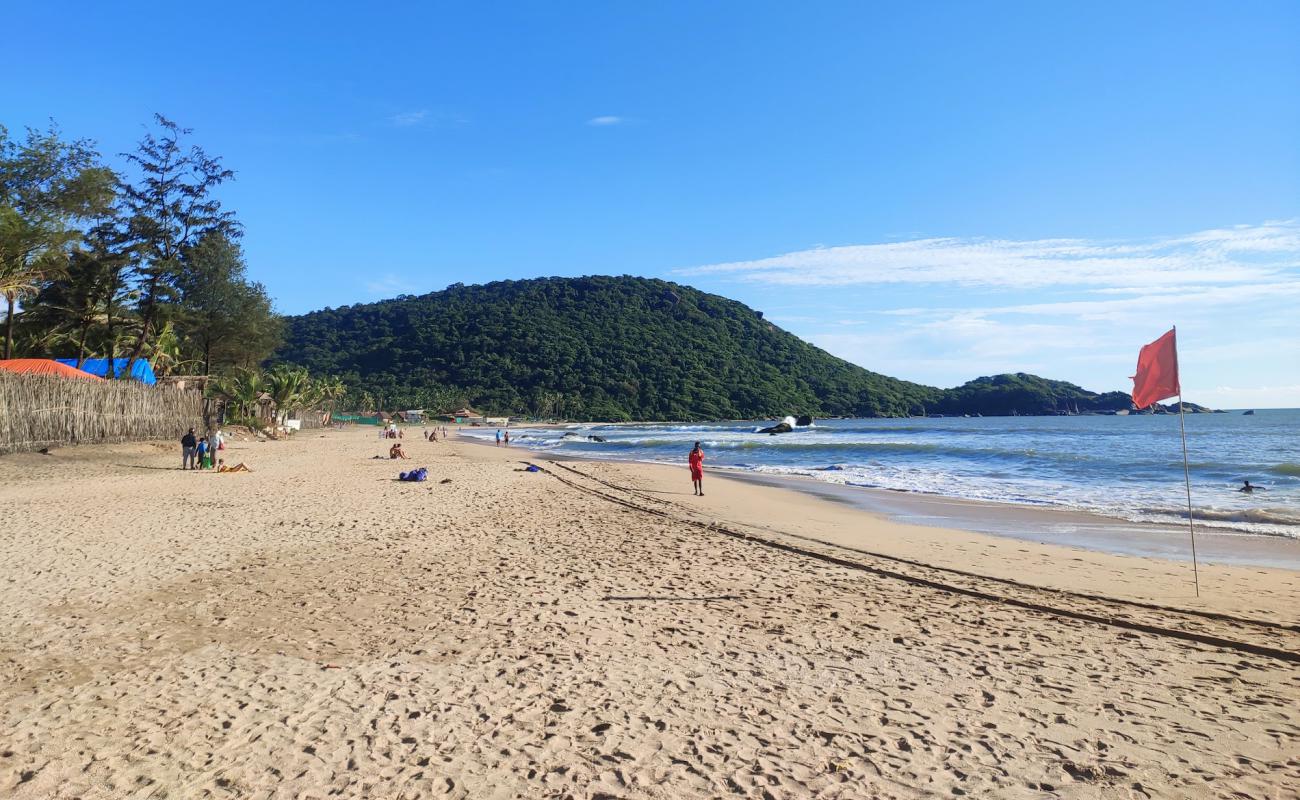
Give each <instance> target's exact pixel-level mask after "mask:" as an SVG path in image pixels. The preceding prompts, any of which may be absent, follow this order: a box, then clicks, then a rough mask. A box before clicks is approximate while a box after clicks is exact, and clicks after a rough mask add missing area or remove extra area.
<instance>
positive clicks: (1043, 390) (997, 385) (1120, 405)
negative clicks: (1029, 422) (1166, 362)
mask: <svg viewBox="0 0 1300 800" xmlns="http://www.w3.org/2000/svg"><path fill="white" fill-rule="evenodd" d="M1132 403H1133V398H1131V397H1129V396H1128V395H1127V394H1125V393H1124V392H1107V393H1105V394H1097V393H1095V392H1090V391H1088V390H1087V389H1083V388H1080V387H1078V386H1076V385H1074V384H1073V383H1066V382H1065V381H1054V380H1049V379H1047V378H1040V377H1038V376H1037V375H1026V374H1025V373H1023V372H1017V373H1015V374H1014V375H1011V374H1004V375H994V376H991V377H985V378H976V379H975V380H973V381H970V382H968V383H964V384H962V385H961V386H958V387H957V388H955V389H948V390H946V391H945V392H943V395H942V397H941V398H940V399H939V401H938V402H936V403H934V404H933V405H932V406H930V407H929V408H928V409H927V410H928V411H931V412H937V413H941V414H983V415H984V416H987V417H992V416H1009V415H1012V414H1023V415H1026V416H1031V415H1037V414H1061V413H1071V412H1086V411H1117V410H1119V409H1127V408H1129V407H1130V406H1132Z"/></svg>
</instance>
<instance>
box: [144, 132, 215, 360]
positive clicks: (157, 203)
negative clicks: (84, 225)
mask: <svg viewBox="0 0 1300 800" xmlns="http://www.w3.org/2000/svg"><path fill="white" fill-rule="evenodd" d="M154 119H155V121H156V123H157V124H158V126H159V127H160V128H161V129H162V131H161V132H160V133H159V134H158V135H155V134H154V133H152V132H150V133H146V134H145V136H144V138H143V139H141V140H140V143H139V145H137V147H136V151H135V152H134V153H124V154H123V156H124V157H125V158H126V159H127V161H129V162H130V163H131V164H133V165H134V166H135V167H136V168H138V169H139V171H140V175H139V177H138V179H137V182H135V183H129V182H122V183H120V184H119V192H120V196H121V212H122V216H123V218H124V219H125V220H126V229H127V232H128V236H129V239H130V241H131V242H132V244H133V246H134V254H135V258H136V260H135V263H134V266H133V269H134V272H135V276H136V279H137V281H138V283H139V291H140V294H139V299H138V301H137V304H138V314H139V318H140V321H139V328H138V331H137V333H136V339H135V342H134V344H133V345H132V349H131V353H130V356H129V360H128V362H127V368H126V374H128V375H129V374H130V370H131V367H132V365H134V363H135V362H136V361H137V360H138V359H139V358H140V357H141V355H142V354H143V353H144V352H145V350H146V348H147V347H148V345H149V341H150V337H151V336H153V335H155V333H156V332H157V331H158V330H159V329H161V325H160V324H159V323H160V317H161V315H162V312H163V311H164V309H163V306H164V305H166V304H169V303H171V302H172V301H173V300H174V299H175V295H176V286H177V283H178V281H179V280H180V276H181V272H182V269H183V261H184V258H185V255H186V251H187V250H188V249H189V248H190V247H192V246H193V245H194V244H195V243H196V242H197V241H199V240H200V239H201V238H203V237H204V236H207V235H212V234H220V235H223V236H225V237H226V238H228V239H233V238H236V237H238V236H239V234H240V225H239V223H238V222H236V221H235V218H234V214H233V213H232V212H229V211H223V210H222V209H221V203H220V201H218V200H217V199H216V198H215V197H213V196H212V192H213V190H214V189H216V188H217V187H218V186H220V185H221V184H222V183H225V182H226V181H228V180H230V179H231V178H233V177H234V172H232V171H231V170H228V169H226V168H225V167H223V166H222V165H221V160H220V159H219V158H213V157H211V156H209V155H208V154H207V153H205V152H204V151H203V149H202V148H200V147H198V146H197V145H194V146H190V147H189V148H188V149H186V148H185V147H184V145H183V144H182V139H183V138H184V137H186V136H189V135H190V133H191V132H192V131H191V130H190V129H189V128H182V127H180V126H179V125H177V124H176V123H175V122H172V121H171V120H169V119H167V118H166V117H164V116H162V115H161V114H158V115H155V117H154Z"/></svg>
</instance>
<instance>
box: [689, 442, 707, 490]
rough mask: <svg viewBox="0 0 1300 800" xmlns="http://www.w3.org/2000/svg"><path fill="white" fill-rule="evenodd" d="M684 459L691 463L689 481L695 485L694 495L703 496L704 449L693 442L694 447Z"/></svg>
mask: <svg viewBox="0 0 1300 800" xmlns="http://www.w3.org/2000/svg"><path fill="white" fill-rule="evenodd" d="M686 461H687V463H688V464H690V465H691V483H692V484H694V485H695V495H696V496H697V497H703V496H704V450H703V449H701V448H700V443H699V442H696V443H695V449H694V450H692V451H691V454H690V455H689V456H687V457H686Z"/></svg>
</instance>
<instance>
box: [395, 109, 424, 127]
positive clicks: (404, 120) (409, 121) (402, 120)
mask: <svg viewBox="0 0 1300 800" xmlns="http://www.w3.org/2000/svg"><path fill="white" fill-rule="evenodd" d="M428 118H429V110H428V109H425V108H422V109H420V110H419V111H403V112H402V113H400V114H394V115H393V116H391V117H389V118H388V119H389V121H390V122H392V123H393V124H394V125H396V126H397V127H399V128H409V127H411V126H413V125H419V124H420V123H422V122H424V121H425V120H426V119H428Z"/></svg>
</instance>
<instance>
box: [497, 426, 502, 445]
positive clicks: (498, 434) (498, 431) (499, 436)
mask: <svg viewBox="0 0 1300 800" xmlns="http://www.w3.org/2000/svg"><path fill="white" fill-rule="evenodd" d="M500 446H501V430H500V429H497V447H500Z"/></svg>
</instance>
